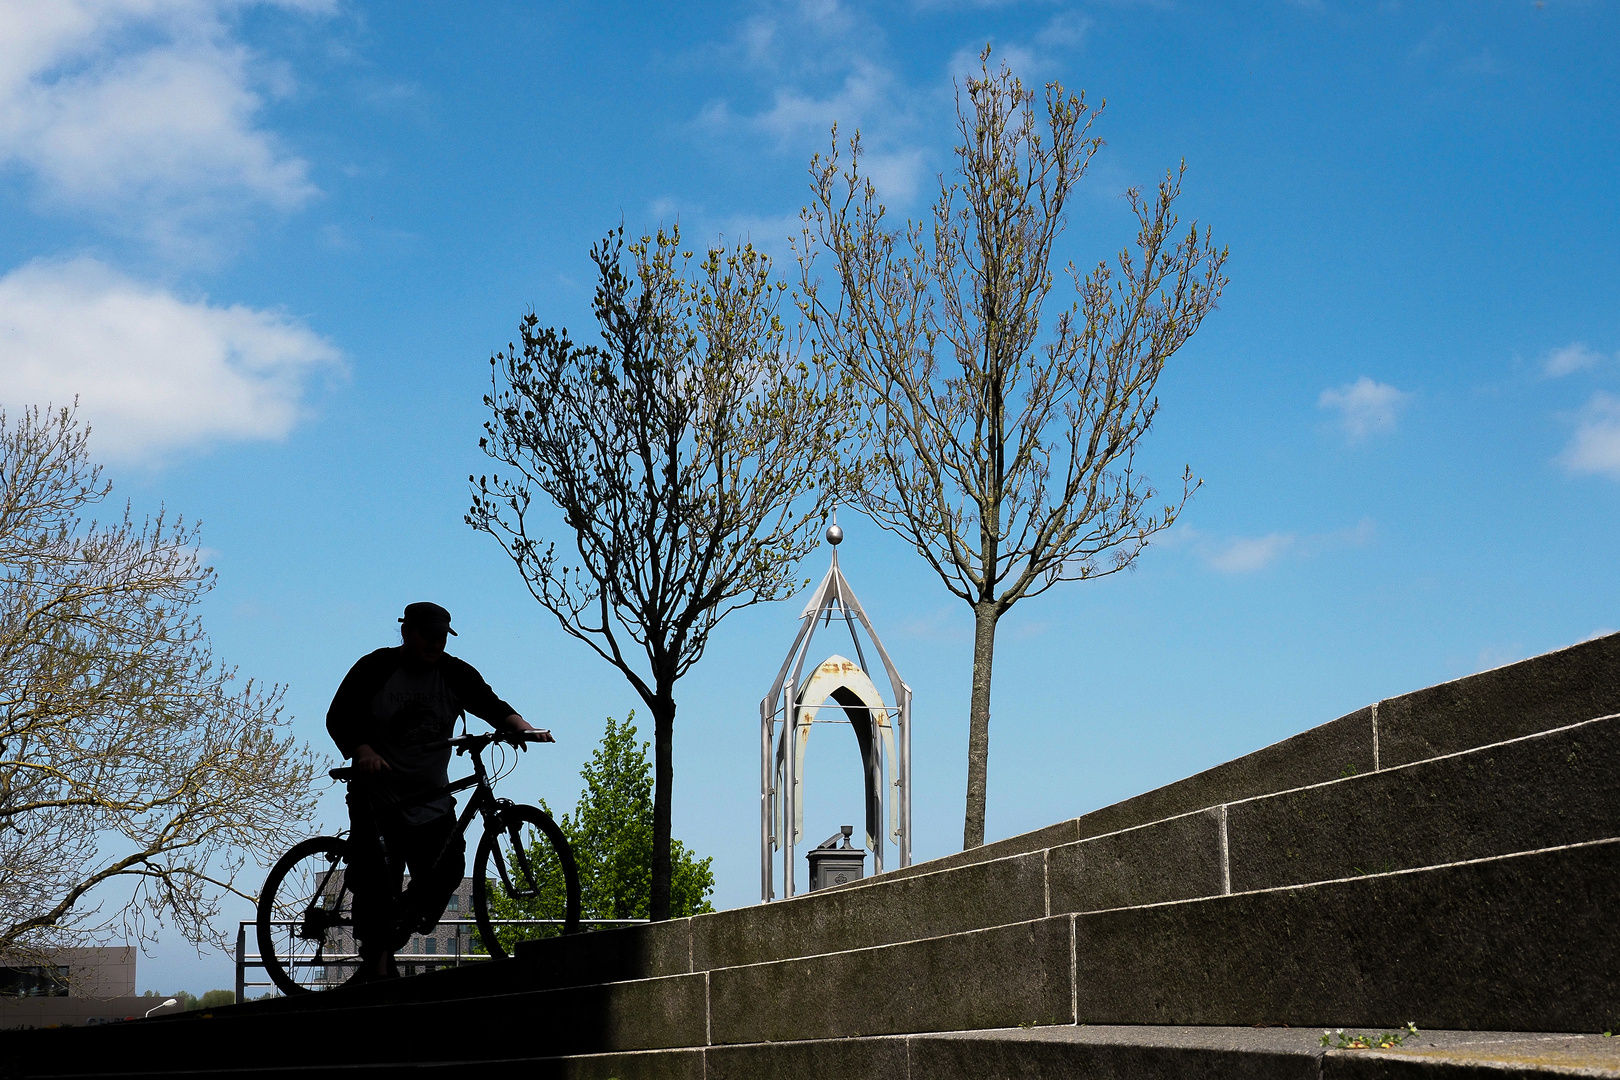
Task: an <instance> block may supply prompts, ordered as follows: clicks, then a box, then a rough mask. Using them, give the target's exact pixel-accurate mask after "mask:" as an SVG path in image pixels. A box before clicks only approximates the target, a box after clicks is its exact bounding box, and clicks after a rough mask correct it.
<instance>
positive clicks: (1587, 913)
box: [1075, 840, 1620, 1031]
mask: <svg viewBox="0 0 1620 1080" xmlns="http://www.w3.org/2000/svg"><path fill="white" fill-rule="evenodd" d="M1617 895H1620V841H1614V840H1610V841H1600V842H1597V843H1593V844H1585V845H1579V846H1574V847H1565V848H1555V849H1551V850H1547V851H1539V852H1531V853H1525V854H1517V855H1507V856H1501V857H1498V858H1493V859H1486V860H1481V861H1477V862H1468V863H1460V864H1453V865H1451V866H1443V867H1433V868H1426V869H1422V870H1409V871H1398V872H1396V873H1392V874H1380V875H1371V876H1368V877H1363V878H1355V879H1350V880H1341V881H1334V882H1325V883H1322V884H1317V885H1309V886H1303V887H1290V888H1284V889H1273V890H1268V891H1264V892H1251V893H1238V894H1234V895H1231V896H1220V897H1212V898H1209V899H1203V900H1189V901H1182V902H1178V903H1171V904H1160V905H1155V906H1151V907H1143V908H1128V909H1122V910H1117V911H1106V912H1097V913H1092V914H1082V915H1077V916H1075V944H1076V965H1077V966H1076V983H1077V987H1078V989H1077V1013H1076V1015H1077V1017H1078V1018H1079V1019H1080V1020H1082V1021H1086V1022H1090V1023H1113V1024H1133V1023H1134V1024H1214V1025H1220V1024H1257V1023H1273V1024H1277V1023H1287V1024H1292V1025H1295V1026H1310V1027H1325V1026H1331V1025H1334V1024H1344V1023H1355V1024H1357V1025H1379V1026H1383V1027H1386V1028H1394V1027H1397V1026H1399V1025H1401V1024H1404V1023H1406V1022H1407V1021H1408V1020H1415V1021H1416V1022H1417V1023H1418V1024H1419V1025H1420V1026H1434V1027H1448V1028H1465V1027H1471V1026H1472V1027H1480V1028H1495V1029H1503V1030H1515V1029H1516V1030H1520V1031H1535V1030H1548V1031H1581V1030H1588V1031H1594V1030H1604V1029H1610V1028H1611V1026H1612V1025H1613V1024H1614V1023H1615V1018H1616V1013H1617V1012H1620V940H1617V939H1616V937H1615V935H1614V934H1613V933H1612V926H1611V919H1612V912H1613V911H1614V908H1615V901H1616V899H1617Z"/></svg>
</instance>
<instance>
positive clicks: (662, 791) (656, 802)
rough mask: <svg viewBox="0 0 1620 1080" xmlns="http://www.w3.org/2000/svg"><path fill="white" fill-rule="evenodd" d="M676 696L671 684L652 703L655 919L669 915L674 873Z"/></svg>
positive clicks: (651, 903)
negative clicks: (672, 811) (672, 791)
mask: <svg viewBox="0 0 1620 1080" xmlns="http://www.w3.org/2000/svg"><path fill="white" fill-rule="evenodd" d="M674 746H675V699H674V697H673V696H672V695H671V693H670V688H668V687H662V686H661V687H659V688H658V700H657V701H655V702H654V703H653V849H652V896H651V898H650V899H649V901H648V905H647V907H648V911H647V914H648V917H649V918H651V919H652V920H653V921H654V922H659V921H661V920H663V919H667V918H669V886H670V878H671V877H672V876H673V868H672V865H671V861H670V831H671V830H670V788H671V787H673V786H674V783H675V753H674Z"/></svg>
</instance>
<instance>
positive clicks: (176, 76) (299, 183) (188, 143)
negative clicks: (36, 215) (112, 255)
mask: <svg viewBox="0 0 1620 1080" xmlns="http://www.w3.org/2000/svg"><path fill="white" fill-rule="evenodd" d="M256 2H258V3H275V4H277V5H278V6H282V7H293V8H299V9H304V10H320V9H325V8H329V7H330V6H331V5H330V3H329V2H327V0H31V2H30V0H13V2H10V3H6V4H5V5H3V6H0V163H15V164H21V165H22V166H24V167H25V168H27V169H28V170H29V171H30V172H32V173H33V174H34V176H35V178H36V179H37V180H38V197H39V199H40V200H41V202H42V203H44V204H46V205H56V206H63V207H69V208H73V209H78V210H88V211H90V212H92V213H93V214H96V215H99V216H101V217H104V218H106V219H108V220H110V221H111V222H113V223H114V224H115V225H116V226H118V227H119V228H121V229H123V230H124V231H127V232H132V233H135V234H138V235H143V236H145V237H147V238H148V239H151V240H154V241H157V242H158V243H160V244H162V245H165V246H170V247H178V248H184V247H186V246H188V245H195V244H197V243H198V238H197V235H196V233H197V230H198V227H199V226H200V225H202V224H204V223H211V222H218V221H219V220H221V219H222V218H223V217H224V216H225V215H227V214H230V213H235V212H240V211H242V210H245V209H247V208H249V207H252V206H259V205H265V206H270V207H274V208H277V209H282V210H287V209H293V208H296V207H298V206H301V205H303V204H304V203H305V202H307V201H308V200H309V199H310V198H311V197H312V196H314V195H315V194H316V193H317V192H316V188H315V186H314V184H313V183H311V181H310V179H309V166H308V164H307V163H306V162H305V161H303V160H302V159H301V158H299V157H297V156H295V155H292V154H290V153H289V152H287V151H286V150H285V149H284V148H283V147H282V146H281V145H280V144H279V142H278V140H277V139H276V138H275V136H274V135H273V134H272V133H270V132H268V131H266V130H264V129H263V128H261V127H259V126H257V124H256V116H257V113H258V111H259V109H260V106H261V104H262V101H263V97H262V94H261V91H260V89H257V88H256V82H258V83H263V84H264V89H265V90H268V91H269V92H272V93H274V92H278V90H284V89H285V84H286V78H285V75H284V73H280V72H277V71H274V70H267V71H265V72H264V77H263V78H262V79H258V80H256V68H255V64H254V58H253V56H252V55H251V54H250V53H249V52H248V50H247V49H245V48H244V47H243V46H242V45H240V44H239V43H238V42H236V41H235V40H234V39H233V37H232V34H231V30H230V27H229V26H228V24H227V22H226V16H227V15H229V14H231V13H232V12H234V11H236V10H239V9H241V8H244V7H248V6H253V5H254V4H255V3H256Z"/></svg>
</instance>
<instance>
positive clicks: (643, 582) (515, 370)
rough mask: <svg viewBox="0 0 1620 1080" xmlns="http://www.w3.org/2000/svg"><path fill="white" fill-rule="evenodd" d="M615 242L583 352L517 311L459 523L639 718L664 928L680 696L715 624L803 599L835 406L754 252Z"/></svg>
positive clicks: (607, 244)
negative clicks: (629, 698) (612, 672)
mask: <svg viewBox="0 0 1620 1080" xmlns="http://www.w3.org/2000/svg"><path fill="white" fill-rule="evenodd" d="M623 232H624V230H623V228H622V227H621V228H620V229H618V230H617V231H616V232H614V233H610V234H609V235H608V237H607V238H606V239H604V240H603V241H602V242H601V243H600V244H598V245H596V246H595V247H594V248H593V249H592V251H591V260H592V262H593V263H594V265H595V267H596V271H597V287H596V292H595V299H594V302H593V313H594V315H595V318H596V322H597V325H598V329H599V331H600V334H599V338H600V343H599V344H591V345H578V344H576V343H575V342H574V341H573V339H572V338H571V337H570V336H569V334H568V331H567V330H566V329H558V328H554V327H548V326H542V325H541V323H540V320H539V318H538V316H537V315H535V314H534V313H533V312H530V313H529V314H528V315H527V316H525V317H524V318H523V320H522V322H521V323H520V325H519V335H520V338H521V346H519V345H517V344H511V343H509V344H508V346H507V348H506V350H505V351H503V352H499V353H497V354H496V355H495V356H494V357H492V358H491V361H490V364H491V379H492V389H491V393H490V394H489V395H488V396H486V397H485V399H484V403H485V405H486V407H487V408H488V409H489V410H490V412H491V418H490V419H489V420H488V421H487V422H486V424H485V437H484V438H483V439H481V440H480V445H481V446H482V447H483V448H484V450H485V451H486V452H487V453H488V454H489V456H490V457H491V458H493V459H495V461H496V462H497V463H498V464H499V465H500V466H501V467H503V468H504V469H506V470H507V471H506V472H504V473H497V474H492V475H490V476H482V477H477V478H476V479H475V478H471V477H469V481H470V482H471V484H472V487H473V504H472V508H471V510H470V511H469V512H468V515H467V522H468V524H470V525H471V526H472V527H473V528H475V529H478V530H480V531H483V532H487V533H489V534H490V535H491V536H493V537H494V538H495V539H496V540H498V541H499V542H500V544H501V546H502V548H503V549H505V551H506V553H507V554H508V555H509V556H510V557H511V558H512V561H513V562H514V563H515V564H516V566H517V569H518V571H519V572H520V573H521V574H522V577H523V580H524V583H525V584H526V585H527V587H528V589H529V592H530V593H531V594H532V595H533V596H534V598H535V599H536V600H537V601H539V603H540V604H541V605H542V606H543V607H545V608H546V609H547V610H548V611H550V612H551V613H552V614H553V615H554V616H556V618H557V620H558V622H559V623H560V624H561V625H562V628H563V629H564V630H565V631H567V632H568V633H569V634H571V635H572V636H574V637H575V638H577V639H578V640H579V641H581V642H583V643H584V644H585V645H586V646H587V647H589V648H590V649H591V650H592V651H594V652H595V653H596V654H597V655H598V656H599V657H601V658H602V659H603V660H606V661H607V662H608V663H610V664H612V665H613V666H614V667H615V668H617V669H618V670H619V672H621V673H622V674H623V675H624V677H625V678H626V679H627V680H629V682H630V684H631V686H632V687H634V688H635V691H636V693H637V694H638V695H639V696H640V697H641V699H642V702H643V703H644V704H645V705H646V707H647V709H648V711H649V712H650V713H651V715H652V719H653V747H654V758H655V760H654V784H653V826H652V828H653V842H652V865H651V901H650V908H649V911H650V914H651V917H652V918H654V919H662V918H667V917H668V916H669V914H670V912H671V910H672V909H671V894H670V890H671V887H672V880H673V878H672V874H673V863H672V862H671V841H670V829H671V825H670V806H671V802H670V799H671V794H670V793H671V787H672V785H673V783H674V757H673V744H674V722H675V711H676V699H675V688H676V684H677V682H678V681H679V680H680V678H681V677H682V676H683V675H685V674H686V672H687V671H688V670H690V668H691V666H692V665H693V664H694V663H696V662H697V661H698V660H699V659H700V658H701V657H702V655H703V652H704V650H705V648H706V647H707V645H708V640H709V635H710V633H711V632H712V631H713V629H714V627H715V626H716V625H717V624H718V623H719V622H720V620H721V619H723V618H724V617H725V616H726V615H727V614H728V613H730V612H732V611H735V610H737V609H738V608H742V607H746V606H748V605H750V604H755V603H759V602H760V601H765V600H776V599H780V598H783V597H786V596H788V595H790V594H791V593H792V592H793V591H794V590H795V589H796V588H800V587H802V586H803V584H805V582H803V581H802V580H800V579H798V578H797V577H796V573H797V568H798V563H799V562H800V560H801V559H802V558H803V557H804V556H805V555H806V554H807V553H808V552H809V551H810V550H811V549H812V548H813V547H814V546H815V544H816V542H817V539H818V536H819V526H820V523H821V521H822V519H823V513H822V509H821V508H819V507H816V506H814V505H810V506H808V507H806V506H804V505H802V504H804V503H807V502H810V501H811V499H813V497H814V496H815V494H816V493H817V492H818V491H822V490H826V489H827V488H828V487H829V486H830V485H833V484H835V483H836V482H837V477H838V475H839V471H840V469H841V467H842V464H841V463H842V459H841V457H840V453H839V451H840V447H841V444H842V442H843V440H844V437H845V432H846V431H847V429H848V426H849V420H848V408H847V407H848V404H849V402H848V398H847V395H846V393H845V392H844V387H843V386H842V384H840V383H839V382H838V380H837V379H836V378H835V377H833V376H832V375H831V374H830V373H829V372H828V371H827V370H826V368H825V366H824V365H823V363H822V362H821V358H820V356H819V355H818V354H816V353H815V352H814V351H813V350H811V349H809V348H808V346H807V339H806V334H805V332H804V328H803V326H802V325H800V324H798V323H797V321H796V322H795V325H791V326H790V325H789V324H788V323H786V322H784V321H783V319H782V307H783V297H784V293H785V291H786V286H785V285H784V284H782V283H781V282H779V281H776V280H775V279H774V278H773V277H772V273H771V263H770V259H769V258H768V257H767V256H765V255H764V254H762V253H760V252H757V251H755V250H754V249H753V247H752V246H751V245H748V244H743V245H740V246H737V247H734V248H731V249H726V248H724V247H719V246H717V247H714V248H711V249H709V250H708V251H707V252H706V253H705V254H704V255H703V256H702V257H701V258H696V259H695V258H694V253H693V252H692V251H690V250H687V249H685V248H684V246H683V244H682V242H681V234H680V230H679V228H678V227H677V228H674V229H671V230H669V231H667V232H666V231H664V230H660V231H659V232H658V233H657V235H656V236H644V237H642V238H641V239H640V240H639V241H636V242H633V243H630V244H629V245H626V244H625V243H624V236H623ZM788 310H789V311H792V305H791V304H789V305H788ZM537 497H538V498H539V500H540V501H539V502H538V504H537V502H536V500H537ZM547 503H549V504H550V505H549V506H548V505H547ZM558 512H560V521H558V520H557V518H556V517H555V516H553V515H554V513H558ZM559 526H560V529H559ZM557 531H560V532H561V533H562V535H563V536H564V537H565V538H566V539H565V540H564V541H563V543H564V548H563V551H562V552H561V553H559V551H558V548H557V544H556V542H555V541H553V540H548V539H546V534H547V533H552V534H553V535H555V533H556V532H557ZM569 549H572V550H571V551H570V550H569Z"/></svg>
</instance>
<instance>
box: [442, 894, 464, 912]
mask: <svg viewBox="0 0 1620 1080" xmlns="http://www.w3.org/2000/svg"><path fill="white" fill-rule="evenodd" d="M445 910H446V911H460V910H461V896H460V895H459V894H457V893H451V894H450V904H449V906H448V907H446V908H445Z"/></svg>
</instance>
